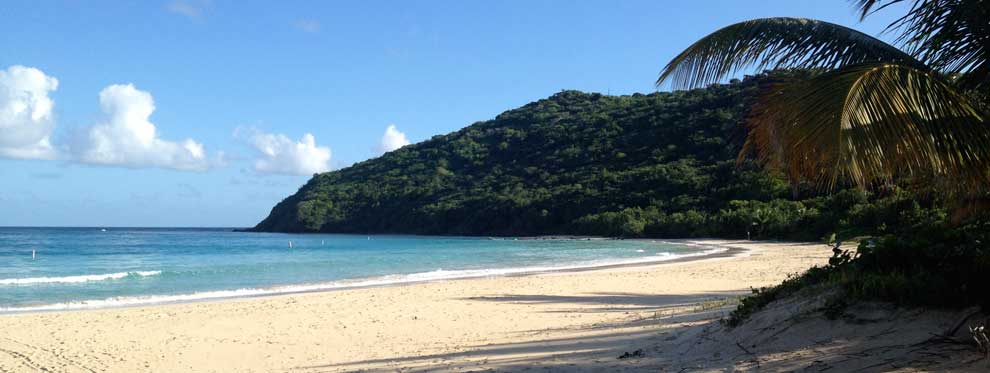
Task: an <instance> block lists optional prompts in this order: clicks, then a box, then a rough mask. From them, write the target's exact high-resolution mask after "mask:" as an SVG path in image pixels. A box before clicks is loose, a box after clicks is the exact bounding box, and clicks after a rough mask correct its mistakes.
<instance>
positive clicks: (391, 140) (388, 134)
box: [378, 124, 409, 153]
mask: <svg viewBox="0 0 990 373" xmlns="http://www.w3.org/2000/svg"><path fill="white" fill-rule="evenodd" d="M406 145H409V139H407V138H406V134H404V133H402V132H399V129H398V128H396V127H395V125H394V124H389V125H388V127H387V128H385V134H384V135H382V141H381V143H380V144H378V151H380V152H382V153H388V152H390V151H393V150H395V149H398V148H401V147H403V146H406Z"/></svg>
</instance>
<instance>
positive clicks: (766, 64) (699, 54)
mask: <svg viewBox="0 0 990 373" xmlns="http://www.w3.org/2000/svg"><path fill="white" fill-rule="evenodd" d="M881 61H886V62H897V63H903V64H907V65H911V66H915V67H917V68H919V69H923V68H924V65H923V64H922V63H921V62H919V61H918V60H916V59H915V58H913V57H911V56H910V55H908V54H906V53H904V52H903V51H901V50H899V49H897V48H895V47H893V46H891V45H889V44H887V43H884V42H882V41H880V40H879V39H876V38H874V37H871V36H869V35H866V34H864V33H861V32H859V31H856V30H853V29H851V28H848V27H844V26H840V25H836V24H834V23H829V22H823V21H817V20H812V19H804V18H764V19H755V20H751V21H745V22H740V23H736V24H734V25H731V26H728V27H725V28H723V29H720V30H718V31H715V32H714V33H712V34H710V35H708V36H706V37H704V38H703V39H701V40H699V41H697V42H695V43H694V44H692V45H691V46H690V47H688V49H686V50H685V51H683V52H681V53H680V54H679V55H677V57H675V58H674V59H673V60H672V61H670V63H668V64H667V66H666V67H665V68H664V70H663V72H662V73H661V74H660V77H659V78H658V79H657V85H660V84H662V83H663V82H665V81H668V80H669V81H671V82H672V83H673V85H674V86H676V87H698V86H703V85H706V84H710V83H715V82H718V81H719V80H721V79H723V78H725V77H726V76H729V75H732V74H733V73H735V72H737V71H738V70H740V69H743V68H747V67H754V68H755V70H757V71H759V70H764V69H768V68H769V69H777V68H789V67H791V68H826V69H834V68H840V67H843V66H848V65H853V64H858V63H866V62H881Z"/></svg>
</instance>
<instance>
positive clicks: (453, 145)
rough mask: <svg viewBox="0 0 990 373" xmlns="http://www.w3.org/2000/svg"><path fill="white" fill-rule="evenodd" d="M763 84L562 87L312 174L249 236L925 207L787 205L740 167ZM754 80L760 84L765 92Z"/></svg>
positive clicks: (529, 230)
mask: <svg viewBox="0 0 990 373" xmlns="http://www.w3.org/2000/svg"><path fill="white" fill-rule="evenodd" d="M768 80H769V78H768V77H767V76H765V75H762V76H759V77H751V78H747V79H745V80H744V81H734V82H733V83H731V84H726V85H713V86H710V87H708V88H705V89H696V90H691V91H678V92H672V93H669V92H660V93H653V94H649V95H643V94H634V95H631V96H605V95H601V94H596V93H583V92H578V91H563V92H560V93H557V94H555V95H553V96H551V97H549V98H546V99H543V100H539V101H536V102H533V103H530V104H528V105H525V106H523V107H521V108H518V109H514V110H509V111H506V112H504V113H502V114H500V115H498V116H497V117H496V118H495V119H493V120H488V121H484V122H478V123H474V124H472V125H470V126H468V127H465V128H463V129H461V130H459V131H457V132H454V133H450V134H447V135H442V136H436V137H434V138H432V139H430V140H428V141H424V142H421V143H418V144H414V145H409V146H406V147H403V148H401V149H399V150H396V151H393V152H390V153H387V154H385V155H383V156H381V157H379V158H375V159H371V160H368V161H365V162H361V163H358V164H355V165H353V166H351V167H347V168H344V169H341V170H337V171H333V172H327V173H323V174H319V175H314V177H313V178H312V179H311V180H310V181H309V182H307V183H306V185H304V186H303V187H302V188H300V189H299V191H298V192H297V193H296V194H294V195H292V196H290V197H288V198H286V199H285V200H283V201H282V202H281V203H279V204H278V205H276V206H275V207H274V208H273V209H272V212H271V214H270V215H269V216H268V217H267V218H266V219H265V220H264V221H262V222H261V223H259V224H258V225H257V226H256V227H255V228H254V230H257V231H282V232H340V233H410V234H449V235H492V236H494V235H500V236H505V235H510V236H519V235H540V234H581V235H606V236H624V237H638V236H650V237H693V236H721V237H746V235H747V232H750V233H751V234H752V235H753V237H754V238H766V237H789V238H804V239H817V238H821V237H822V236H823V235H827V234H829V233H832V232H834V231H837V230H847V229H848V228H849V227H876V226H882V225H883V224H884V223H890V224H897V221H898V220H900V219H917V218H921V217H923V216H922V215H924V214H927V213H928V212H926V211H923V209H922V208H921V207H920V206H919V205H918V203H917V202H915V201H913V200H912V199H909V198H906V197H904V193H902V192H898V191H896V190H891V191H890V193H888V194H887V196H886V197H885V198H883V199H876V198H871V197H870V196H869V195H867V194H864V193H862V192H857V191H852V190H848V191H843V192H840V193H837V194H833V195H830V196H826V197H816V196H814V195H813V191H811V190H803V191H801V193H800V195H801V196H802V197H805V198H806V199H804V200H800V201H794V200H792V199H791V196H792V187H791V186H790V185H789V184H788V183H787V182H786V181H785V180H784V179H783V178H781V177H777V176H773V175H770V174H768V173H766V172H764V171H761V170H759V169H758V168H756V167H755V166H753V165H751V164H743V165H741V166H737V165H736V162H735V158H736V155H737V153H738V152H739V149H740V147H741V142H742V140H743V138H744V135H745V133H744V132H742V131H744V129H743V126H742V125H741V123H742V122H743V119H744V118H745V115H746V112H747V108H748V107H749V106H750V104H751V103H752V100H753V98H754V97H755V95H756V93H757V92H758V90H759V89H760V85H761V84H763V83H766V82H767V81H768ZM761 82H762V83H761Z"/></svg>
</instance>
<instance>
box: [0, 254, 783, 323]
mask: <svg viewBox="0 0 990 373" xmlns="http://www.w3.org/2000/svg"><path fill="white" fill-rule="evenodd" d="M546 239H561V238H546ZM563 239H565V240H566V239H569V238H563ZM581 239H586V238H581ZM602 239H606V238H602ZM628 241H639V242H655V243H670V244H676V245H683V246H696V247H698V249H699V250H701V252H700V253H690V254H685V255H681V256H678V257H674V258H670V259H664V258H657V259H655V260H649V261H640V262H629V263H615V264H601V265H590V266H573V267H569V266H566V265H565V266H560V267H558V268H553V267H549V268H540V269H533V270H527V268H539V267H536V266H534V267H517V268H505V269H483V270H479V271H486V270H494V271H499V270H502V271H512V270H516V269H519V270H520V271H519V272H508V273H494V274H475V275H465V276H461V277H448V278H434V279H421V280H416V279H412V280H408V281H404V280H401V279H400V280H394V281H391V282H388V281H385V280H383V279H384V278H387V277H391V276H412V275H418V274H425V273H432V272H418V273H411V274H404V275H385V276H377V277H366V278H355V279H342V280H333V281H325V282H316V283H299V284H284V285H275V286H270V287H261V288H239V289H229V290H215V291H205V292H197V293H184V294H168V295H147V296H133V297H111V298H104V299H94V300H86V301H77V302H65V303H51V304H43V305H38V306H29V307H14V308H15V309H9V308H3V307H0V317H4V316H6V315H29V314H35V313H58V312H81V311H100V310H109V309H127V308H141V307H158V306H167V305H174V304H191V303H204V302H223V301H231V300H237V299H257V298H268V297H278V296H287V295H297V294H312V293H324V292H336V291H344V290H357V289H370V288H383V287H395V286H410V285H416V284H424V283H437V282H448V281H463V280H474V279H484V278H499V277H523V276H538V275H543V274H554V273H581V272H590V271H604V270H610V269H619V268H633V267H650V266H663V265H668V264H677V263H685V262H694V261H704V260H712V259H718V258H731V257H735V256H739V255H743V254H746V253H747V252H749V251H751V250H752V249H747V248H742V247H735V246H728V245H726V244H723V243H711V242H708V241H717V242H722V241H725V240H721V239H667V240H656V239H646V238H644V239H629V240H628ZM749 242H752V243H759V242H763V241H749ZM766 242H770V241H766ZM706 248H708V250H705V249H706ZM711 250H720V251H718V252H711V253H705V251H711ZM699 254H700V255H699ZM440 271H442V270H440ZM458 271H468V270H456V269H455V270H450V272H458ZM376 282H377V283H376ZM352 284H353V285H352ZM294 289H298V290H294ZM237 292H241V293H244V294H234V293H237ZM245 292H250V293H245ZM210 293H231V295H217V296H203V297H200V298H193V299H190V298H192V297H196V296H201V294H210ZM149 298H164V299H165V300H162V301H155V300H151V299H149ZM169 298H172V299H174V300H168V299H169ZM130 300H133V303H130V304H108V305H93V306H90V305H89V304H91V303H97V302H111V301H117V302H120V301H130ZM16 308H23V310H17V309H16Z"/></svg>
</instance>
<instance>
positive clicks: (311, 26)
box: [293, 19, 320, 34]
mask: <svg viewBox="0 0 990 373" xmlns="http://www.w3.org/2000/svg"><path fill="white" fill-rule="evenodd" d="M293 25H294V26H296V28H297V29H299V30H300V31H303V32H308V33H310V34H315V33H317V32H320V21H316V20H312V19H300V20H298V21H296V22H295V23H293Z"/></svg>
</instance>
